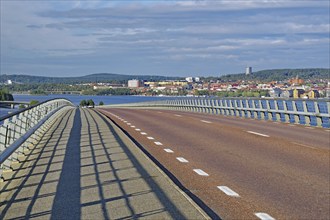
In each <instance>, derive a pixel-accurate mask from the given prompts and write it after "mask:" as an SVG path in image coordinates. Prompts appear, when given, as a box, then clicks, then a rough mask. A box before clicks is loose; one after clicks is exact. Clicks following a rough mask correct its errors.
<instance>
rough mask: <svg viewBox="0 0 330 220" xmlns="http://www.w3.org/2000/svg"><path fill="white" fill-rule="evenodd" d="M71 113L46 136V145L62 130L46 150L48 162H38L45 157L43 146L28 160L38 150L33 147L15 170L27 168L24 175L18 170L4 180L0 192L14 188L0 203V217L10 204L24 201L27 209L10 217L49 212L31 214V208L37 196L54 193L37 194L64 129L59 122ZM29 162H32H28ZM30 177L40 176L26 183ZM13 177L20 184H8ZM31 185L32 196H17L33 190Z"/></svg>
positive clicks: (23, 216)
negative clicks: (34, 180) (34, 181)
mask: <svg viewBox="0 0 330 220" xmlns="http://www.w3.org/2000/svg"><path fill="white" fill-rule="evenodd" d="M71 114H72V112H71V113H70V114H68V115H67V117H63V118H61V119H60V123H58V124H57V125H56V127H55V128H54V129H53V131H52V133H51V134H50V135H49V137H48V138H47V141H46V143H44V145H45V146H47V145H48V144H49V142H50V140H53V139H52V138H54V136H55V135H56V133H57V130H58V129H60V130H61V131H62V132H61V133H60V135H58V137H57V141H56V144H54V145H55V148H53V149H52V150H49V151H48V152H51V155H50V156H48V159H49V161H48V163H45V164H42V165H40V164H38V163H39V162H40V160H42V159H47V157H43V154H44V153H45V152H46V150H48V148H47V147H43V148H42V149H40V152H36V155H38V156H37V157H36V158H35V159H32V158H31V161H29V158H30V157H33V156H34V151H37V150H38V149H36V148H34V149H33V150H32V151H31V154H30V155H29V156H28V157H27V160H26V161H25V162H23V163H22V164H21V166H20V168H18V169H16V170H20V171H22V169H27V170H28V169H29V171H28V172H27V173H26V174H25V175H21V176H19V175H20V174H19V173H18V172H16V173H15V174H14V175H13V177H12V178H11V179H9V180H6V183H5V186H4V187H3V188H2V193H4V192H6V191H13V190H15V191H14V193H12V194H11V195H10V196H11V197H10V198H9V199H8V200H5V201H3V202H2V203H1V205H0V206H3V207H2V208H1V209H2V211H1V214H0V219H4V218H5V215H6V213H7V212H8V210H9V208H11V206H13V205H17V206H20V205H21V204H20V203H24V205H25V206H27V209H26V211H25V213H22V215H21V216H19V217H16V218H12V219H29V218H32V217H37V216H38V217H41V216H44V215H47V214H49V213H50V212H51V210H48V211H46V212H42V213H37V214H31V210H32V208H33V206H34V204H35V202H36V200H37V199H38V198H42V197H47V196H52V195H53V194H54V193H48V194H46V195H42V196H40V195H38V194H39V192H40V189H41V187H42V184H44V183H45V178H46V175H48V174H49V169H50V165H51V162H52V160H53V159H54V156H55V153H56V146H58V143H59V142H60V140H61V138H62V136H63V135H64V131H65V129H63V128H60V125H61V122H63V121H65V119H67V118H69V117H70V115H71ZM67 126H68V121H66V122H65V125H64V127H67ZM44 137H45V134H44V135H43V137H42V138H44ZM42 141H43V140H42V139H41V140H40V142H42ZM40 142H39V143H40ZM33 161H34V163H33ZM29 162H30V163H32V164H28V163H29ZM44 165H45V166H46V168H45V169H44V170H43V171H42V172H38V173H37V174H36V173H34V172H35V171H36V170H37V169H39V168H41V167H42V166H44ZM23 167H24V168H23ZM32 178H36V179H38V178H40V180H39V179H38V180H39V181H38V182H37V183H35V184H27V181H28V180H31V179H32ZM14 179H17V180H19V179H21V180H20V184H19V185H17V186H13V185H11V184H10V183H11V180H14ZM11 187H12V188H11ZM31 187H32V188H33V187H36V189H35V191H34V195H33V196H31V195H29V196H27V197H24V196H23V198H21V197H22V196H21V195H20V197H19V194H20V193H22V194H23V195H24V194H26V195H27V193H25V192H27V191H30V192H31V191H33V190H32V189H30V188H31Z"/></svg>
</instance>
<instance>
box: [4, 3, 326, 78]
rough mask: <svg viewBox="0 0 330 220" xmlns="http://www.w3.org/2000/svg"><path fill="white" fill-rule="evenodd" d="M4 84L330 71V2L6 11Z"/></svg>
mask: <svg viewBox="0 0 330 220" xmlns="http://www.w3.org/2000/svg"><path fill="white" fill-rule="evenodd" d="M0 4H1V38H0V39H1V40H0V41H1V42H0V43H1V49H0V52H1V61H0V64H1V65H0V66H1V67H0V73H1V74H26V75H38V76H58V77H63V76H73V77H74V76H79V75H86V74H90V73H104V72H112V73H118V74H134V75H141V74H147V75H154V74H155V75H168V76H181V77H187V76H211V75H225V74H233V73H244V72H245V68H246V67H247V66H252V67H253V71H258V70H263V69H282V68H291V69H292V68H329V66H330V64H329V59H330V57H329V50H330V49H329V28H330V25H329V22H328V21H329V10H328V8H329V4H330V3H329V2H328V1H322V0H317V1H311V0H304V1H302V0H301V1H296V0H286V1H284V0H274V1H262V2H261V1H257V0H245V1H226V0H219V1H208V0H205V1H98V0H95V1H0Z"/></svg>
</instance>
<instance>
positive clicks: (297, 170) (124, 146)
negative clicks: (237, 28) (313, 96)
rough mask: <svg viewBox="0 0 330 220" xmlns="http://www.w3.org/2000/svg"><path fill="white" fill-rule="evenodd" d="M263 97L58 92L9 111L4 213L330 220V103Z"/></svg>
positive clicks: (1, 159)
mask: <svg viewBox="0 0 330 220" xmlns="http://www.w3.org/2000/svg"><path fill="white" fill-rule="evenodd" d="M227 100H229V101H227ZM296 101H298V103H299V104H297V103H295V102H296ZM243 102H246V103H245V104H242V103H243ZM258 102H259V103H262V102H263V100H257V101H255V100H252V101H249V100H239V99H236V100H235V99H226V100H225V101H224V102H223V101H222V100H220V101H219V100H213V99H191V100H176V101H173V100H171V101H162V102H148V103H136V104H130V105H120V106H119V105H118V106H105V107H102V108H97V109H80V108H76V107H74V106H73V105H72V104H71V103H70V102H69V101H67V100H51V101H49V102H44V103H41V104H40V105H38V106H37V107H33V108H30V109H28V110H25V111H24V110H22V111H21V112H19V113H17V114H15V115H11V116H10V117H7V118H1V121H2V125H1V128H0V129H1V130H0V131H1V136H0V163H1V169H0V175H1V178H2V182H1V183H0V193H1V197H0V204H1V206H0V213H1V214H0V218H1V219H22V218H41V219H45V218H52V219H124V218H125V219H132V218H151V219H164V218H165V219H220V218H221V219H329V216H330V210H329V207H330V204H329V201H330V191H329V190H330V185H329V184H330V183H329V179H330V174H329V166H330V161H329V157H330V149H329V148H330V147H329V136H330V132H329V129H328V127H329V125H328V123H329V112H330V107H329V102H328V101H313V102H305V101H304V100H295V101H292V102H291V104H293V105H294V106H295V107H294V108H293V110H290V104H287V103H286V102H289V101H285V100H284V101H283V102H282V104H283V103H285V107H284V108H285V110H281V107H280V108H279V106H281V104H278V103H281V100H276V101H275V104H276V106H275V107H274V109H273V108H272V104H269V103H268V104H267V102H268V101H266V107H268V109H266V110H265V109H262V104H261V105H260V106H259V107H258V106H257V105H255V104H256V103H258ZM226 103H227V104H228V105H227V104H226ZM237 103H240V106H241V107H240V106H238V104H237ZM249 103H254V104H253V105H254V106H252V105H250V104H249ZM300 103H302V104H300ZM311 103H312V104H311ZM222 104H223V105H222ZM300 105H301V106H300ZM297 106H298V107H297ZM299 106H300V107H302V110H307V111H301V110H300V107H299ZM310 106H313V108H311V107H310ZM275 110H277V111H275ZM308 110H309V111H308ZM259 112H260V113H259ZM291 114H293V117H291V116H290V115H291ZM269 116H270V117H269ZM273 116H274V117H273ZM290 119H292V120H291V121H290ZM314 122H315V123H314Z"/></svg>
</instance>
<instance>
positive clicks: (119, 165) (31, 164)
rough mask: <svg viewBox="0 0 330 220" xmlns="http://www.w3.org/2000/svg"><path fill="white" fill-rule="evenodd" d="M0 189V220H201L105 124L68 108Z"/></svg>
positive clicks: (200, 215) (166, 180)
mask: <svg viewBox="0 0 330 220" xmlns="http://www.w3.org/2000/svg"><path fill="white" fill-rule="evenodd" d="M16 166H17V167H16V168H17V169H15V170H14V171H12V172H10V173H6V174H5V180H4V181H2V182H1V183H0V219H30V218H36V219H70V220H72V219H137V218H148V219H205V218H208V217H207V216H206V215H205V214H204V212H203V211H201V210H200V208H199V207H198V206H197V205H196V204H195V203H194V202H192V201H191V200H190V199H189V198H188V197H187V196H186V195H185V194H184V193H183V192H181V191H180V190H179V189H178V188H177V186H175V185H174V184H173V183H172V181H171V180H170V179H169V178H168V177H167V176H166V175H165V174H164V173H163V172H162V171H160V170H159V169H158V168H157V167H156V166H155V164H154V163H153V162H152V161H151V160H150V159H149V158H147V157H146V156H145V155H144V154H143V153H142V152H141V150H140V149H139V148H137V147H136V146H135V145H134V143H133V142H132V141H131V140H129V139H128V138H127V137H126V136H125V135H124V133H123V132H122V131H121V130H119V129H118V128H117V127H115V126H114V125H113V124H112V122H111V121H110V120H108V119H107V118H106V117H104V116H102V115H100V114H99V113H97V112H95V111H94V110H91V109H78V108H72V109H71V110H68V112H66V113H65V114H63V115H62V117H60V118H58V119H57V121H56V122H55V123H54V124H53V126H52V127H51V128H50V129H49V130H48V131H47V132H46V133H44V134H43V136H42V137H41V138H40V140H39V141H38V143H37V144H36V145H35V147H34V148H33V149H32V150H31V151H30V152H29V153H28V155H27V156H26V158H25V160H24V162H22V163H19V164H16Z"/></svg>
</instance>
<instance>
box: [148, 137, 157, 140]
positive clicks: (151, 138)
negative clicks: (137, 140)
mask: <svg viewBox="0 0 330 220" xmlns="http://www.w3.org/2000/svg"><path fill="white" fill-rule="evenodd" d="M147 138H148V139H149V140H154V139H155V138H153V137H147Z"/></svg>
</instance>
